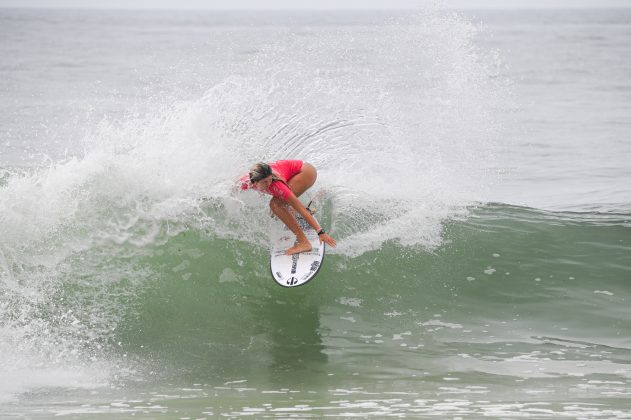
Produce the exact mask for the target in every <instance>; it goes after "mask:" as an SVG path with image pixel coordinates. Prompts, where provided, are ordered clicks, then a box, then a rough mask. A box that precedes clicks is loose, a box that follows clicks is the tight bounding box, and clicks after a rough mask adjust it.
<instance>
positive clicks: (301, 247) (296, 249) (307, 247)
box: [285, 239, 311, 255]
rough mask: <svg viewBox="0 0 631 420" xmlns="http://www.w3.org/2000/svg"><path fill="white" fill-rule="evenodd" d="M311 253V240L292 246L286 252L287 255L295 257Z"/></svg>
mask: <svg viewBox="0 0 631 420" xmlns="http://www.w3.org/2000/svg"><path fill="white" fill-rule="evenodd" d="M308 251H311V242H309V240H308V239H307V240H305V241H304V242H298V243H297V244H296V245H294V246H292V247H291V248H289V249H288V250H287V252H285V255H294V254H298V253H300V252H308Z"/></svg>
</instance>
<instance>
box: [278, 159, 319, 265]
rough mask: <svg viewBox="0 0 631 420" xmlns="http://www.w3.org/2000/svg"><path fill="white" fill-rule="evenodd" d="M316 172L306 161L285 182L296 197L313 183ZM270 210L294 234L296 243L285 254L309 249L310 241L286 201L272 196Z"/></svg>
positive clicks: (316, 175)
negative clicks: (296, 172)
mask: <svg viewBox="0 0 631 420" xmlns="http://www.w3.org/2000/svg"><path fill="white" fill-rule="evenodd" d="M317 177H318V173H317V171H316V168H315V167H314V166H313V165H312V164H310V163H307V162H304V163H303V164H302V169H301V170H300V172H299V173H298V174H296V175H294V176H293V177H292V178H291V179H290V180H289V182H287V184H288V185H289V188H291V190H292V192H293V193H294V195H295V196H296V197H300V196H301V195H302V194H303V193H304V192H305V191H307V190H308V189H309V188H310V187H311V186H312V185H313V184H315V181H316V178H317ZM269 205H270V208H271V209H272V212H273V213H274V214H275V215H276V216H277V217H278V218H279V219H280V220H281V221H282V222H283V223H285V225H287V227H288V228H289V230H291V231H292V232H293V234H294V235H296V241H297V243H296V245H294V246H293V247H291V248H289V249H288V250H287V254H288V255H291V254H296V253H298V252H305V251H310V250H311V243H310V242H309V240H308V239H307V237H306V236H305V233H304V232H303V231H302V229H301V228H300V226H299V225H298V222H297V221H296V218H295V217H294V216H293V214H291V213H290V212H289V209H288V206H287V203H286V202H285V201H283V200H281V199H280V198H276V197H274V198H272V200H271V201H270V203H269Z"/></svg>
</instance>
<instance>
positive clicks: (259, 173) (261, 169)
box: [250, 162, 272, 184]
mask: <svg viewBox="0 0 631 420" xmlns="http://www.w3.org/2000/svg"><path fill="white" fill-rule="evenodd" d="M270 175H272V168H271V167H270V166H269V165H268V164H267V163H263V162H259V163H257V164H255V165H254V166H252V167H251V168H250V182H251V183H253V184H254V183H255V182H259V181H260V180H262V179H265V178H267V177H268V176H270Z"/></svg>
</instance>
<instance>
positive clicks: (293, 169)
mask: <svg viewBox="0 0 631 420" xmlns="http://www.w3.org/2000/svg"><path fill="white" fill-rule="evenodd" d="M269 166H270V167H271V168H272V172H273V173H275V174H276V175H277V176H278V177H279V178H280V179H282V180H283V181H285V182H289V180H290V179H292V178H293V177H294V176H296V175H298V174H299V173H300V171H301V170H302V161H301V160H278V161H276V162H272V163H270V164H269ZM239 182H240V183H241V189H242V190H247V189H250V188H252V189H255V190H257V191H261V192H263V193H266V194H271V195H273V196H274V197H278V198H281V199H283V200H287V198H288V197H289V195H290V194H291V192H292V191H291V190H290V189H289V187H288V186H287V185H285V184H283V183H282V182H280V181H274V182H272V183H271V185H270V186H269V189H268V190H266V191H262V190H258V189H257V188H256V187H255V186H254V185H252V184H251V183H250V180H249V179H248V175H244V176H242V177H241V179H239Z"/></svg>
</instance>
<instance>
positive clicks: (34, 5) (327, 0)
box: [0, 0, 631, 11]
mask: <svg viewBox="0 0 631 420" xmlns="http://www.w3.org/2000/svg"><path fill="white" fill-rule="evenodd" d="M0 8H16V9H82V10H83V9H87V10H200V11H201V10H209V11H210V10H224V11H335V10H338V11H344V10H349V11H350V10H353V11H359V10H367V11H370V10H375V11H377V10H393V11H395V10H418V9H425V8H444V9H463V10H465V9H466V10H479V9H498V10H541V9H611V8H616V9H618V8H622V9H625V8H631V2H630V1H628V0H600V1H598V0H547V1H546V0H532V1H523V0H521V1H520V0H513V1H506V0H478V1H475V2H474V1H467V0H442V1H434V0H390V1H388V0H364V1H360V0H344V1H334V0H320V1H315V0H307V1H301V2H295V1H291V0H268V1H265V2H261V1H256V0H233V1H212V2H209V1H205V0H179V1H178V0H153V1H151V0H109V1H108V0H0Z"/></svg>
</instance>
